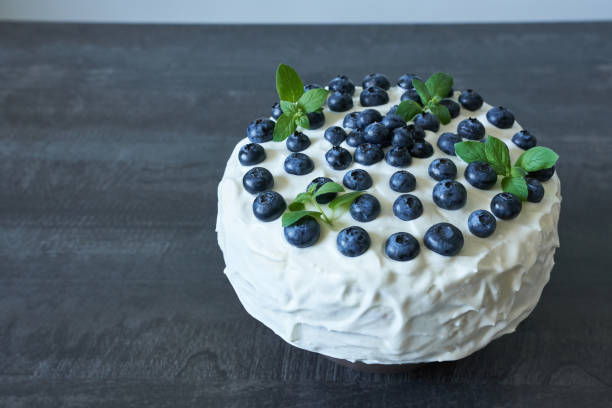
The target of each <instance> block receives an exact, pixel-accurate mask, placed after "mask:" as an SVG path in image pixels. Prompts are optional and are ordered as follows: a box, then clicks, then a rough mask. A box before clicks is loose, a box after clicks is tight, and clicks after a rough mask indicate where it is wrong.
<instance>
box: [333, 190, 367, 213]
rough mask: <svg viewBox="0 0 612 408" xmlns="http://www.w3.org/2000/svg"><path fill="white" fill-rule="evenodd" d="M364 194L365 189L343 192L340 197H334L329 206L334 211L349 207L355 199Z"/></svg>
mask: <svg viewBox="0 0 612 408" xmlns="http://www.w3.org/2000/svg"><path fill="white" fill-rule="evenodd" d="M362 194H363V191H352V192H350V193H346V194H341V195H339V196H338V197H336V198H334V199H333V200H332V201H331V202H330V203H329V208H331V209H332V211H336V210H340V209H346V210H347V209H348V208H349V207H350V206H351V203H352V202H353V200H355V199H356V198H357V197H359V196H360V195H362Z"/></svg>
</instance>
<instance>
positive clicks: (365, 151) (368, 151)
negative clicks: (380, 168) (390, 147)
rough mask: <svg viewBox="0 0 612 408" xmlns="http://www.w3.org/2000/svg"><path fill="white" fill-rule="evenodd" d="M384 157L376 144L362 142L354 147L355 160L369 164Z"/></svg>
mask: <svg viewBox="0 0 612 408" xmlns="http://www.w3.org/2000/svg"><path fill="white" fill-rule="evenodd" d="M384 157H385V154H384V153H383V150H382V148H381V147H380V146H379V145H377V144H372V143H363V144H360V145H359V146H357V148H356V149H355V162H357V163H359V164H363V165H365V166H370V165H372V164H374V163H378V162H379V161H381V160H382V159H383V158H384Z"/></svg>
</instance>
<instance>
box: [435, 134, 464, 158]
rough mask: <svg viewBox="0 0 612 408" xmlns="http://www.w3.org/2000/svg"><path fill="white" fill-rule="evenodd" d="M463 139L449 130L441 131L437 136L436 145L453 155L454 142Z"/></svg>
mask: <svg viewBox="0 0 612 408" xmlns="http://www.w3.org/2000/svg"><path fill="white" fill-rule="evenodd" d="M462 140H463V139H462V138H461V137H460V136H458V135H456V134H454V133H450V132H446V133H442V134H441V135H440V137H439V138H438V147H439V148H440V150H442V151H443V152H444V153H446V154H449V155H451V156H455V155H456V154H455V143H459V142H461V141H462Z"/></svg>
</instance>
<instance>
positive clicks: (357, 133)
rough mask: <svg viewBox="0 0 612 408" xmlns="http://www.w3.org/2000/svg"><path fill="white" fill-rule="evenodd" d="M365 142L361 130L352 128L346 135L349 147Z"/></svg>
mask: <svg viewBox="0 0 612 408" xmlns="http://www.w3.org/2000/svg"><path fill="white" fill-rule="evenodd" d="M365 142H366V140H365V135H364V133H363V130H353V131H352V132H351V133H349V134H348V136H347V137H346V144H347V145H349V146H351V147H357V146H359V145H360V144H364V143H365Z"/></svg>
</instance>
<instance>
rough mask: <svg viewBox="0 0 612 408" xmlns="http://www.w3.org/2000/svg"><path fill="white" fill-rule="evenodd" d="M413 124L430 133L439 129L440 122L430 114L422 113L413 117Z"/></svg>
mask: <svg viewBox="0 0 612 408" xmlns="http://www.w3.org/2000/svg"><path fill="white" fill-rule="evenodd" d="M414 124H415V125H419V126H420V127H422V128H423V129H425V130H431V131H432V132H437V131H438V129H440V120H438V118H437V117H436V116H435V115H434V114H432V113H430V112H423V113H419V114H418V115H416V116H415V117H414Z"/></svg>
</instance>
